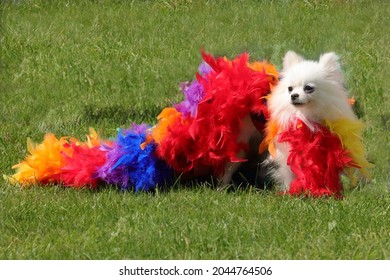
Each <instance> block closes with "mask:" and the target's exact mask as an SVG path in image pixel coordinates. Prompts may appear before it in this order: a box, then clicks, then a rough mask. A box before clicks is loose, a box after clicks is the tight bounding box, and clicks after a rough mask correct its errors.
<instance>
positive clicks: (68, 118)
mask: <svg viewBox="0 0 390 280" xmlns="http://www.w3.org/2000/svg"><path fill="white" fill-rule="evenodd" d="M51 2H53V3H51ZM0 9H1V11H0V15H1V16H0V32H1V33H0V36H1V37H0V112H1V113H0V156H1V158H2V160H1V161H0V170H1V173H5V174H11V173H12V170H11V168H10V167H11V166H12V165H13V164H15V163H17V162H18V161H19V160H21V159H23V158H24V157H25V154H26V147H25V143H26V138H27V137H31V138H32V139H33V140H35V141H38V142H39V141H41V140H42V139H43V135H44V134H45V133H46V132H54V133H55V134H57V135H72V136H76V137H80V138H82V137H83V135H85V134H86V133H87V132H88V127H90V126H92V127H95V128H96V129H97V130H98V131H99V132H100V133H101V134H102V135H103V136H105V137H110V136H113V135H115V129H116V128H117V127H126V126H128V125H129V124H131V123H132V122H137V123H139V122H147V123H150V124H154V123H155V122H156V120H155V118H156V116H157V115H158V113H159V112H160V111H161V109H162V108H164V107H166V106H169V105H171V104H172V103H174V102H177V101H179V100H181V95H180V93H179V89H178V83H179V82H181V81H185V80H190V79H192V78H193V77H194V73H195V71H196V69H197V65H198V63H199V62H200V53H199V49H200V48H201V47H204V48H205V49H206V50H207V51H209V52H211V53H213V54H215V55H226V56H228V57H234V56H236V55H238V54H240V53H241V52H243V51H248V52H249V53H250V55H251V57H252V58H253V60H255V59H263V58H266V59H269V60H270V61H271V62H273V63H274V64H276V65H277V66H278V67H280V66H281V62H282V57H283V55H284V53H285V52H286V51H287V50H290V49H292V50H295V51H297V52H299V53H301V54H303V55H305V56H307V57H309V58H313V59H315V58H317V57H318V55H319V54H320V53H322V52H325V51H335V52H336V53H338V54H339V55H340V56H341V57H342V63H343V66H344V69H345V73H346V79H347V82H346V83H347V87H348V88H349V89H350V92H351V95H354V96H355V98H356V99H357V107H356V110H357V112H358V114H359V116H360V117H361V119H362V120H363V121H364V122H365V123H366V130H365V134H364V137H365V141H366V143H367V150H368V155H369V158H370V160H371V161H373V162H374V163H375V164H376V166H375V169H374V170H373V175H374V176H373V181H372V182H371V183H369V184H361V185H360V186H359V188H358V189H355V190H353V191H350V190H348V191H347V193H346V197H345V199H344V200H342V201H338V200H333V199H318V200H311V199H299V198H291V197H280V196H277V195H275V194H274V193H273V192H272V191H265V192H259V191H256V190H253V189H249V190H238V191H236V192H216V191H215V190H213V189H212V188H211V187H209V186H207V185H200V184H199V185H195V186H194V187H193V188H180V186H176V187H175V188H174V189H173V190H171V191H168V192H163V193H158V194H157V195H149V194H137V195H136V194H134V193H130V192H129V193H121V192H119V191H117V190H116V189H113V188H109V189H105V190H101V191H97V192H93V191H87V190H80V191H74V190H69V189H63V188H61V187H55V186H54V187H49V188H36V189H26V190H21V189H19V188H17V187H14V186H10V185H8V184H6V183H5V182H3V183H0V229H1V230H0V259H389V258H390V219H389V205H390V195H389V187H390V186H389V181H390V176H389V174H390V168H389V166H390V133H389V130H390V112H389V108H390V97H389V96H390V95H389V94H388V89H389V88H390V83H389V78H388V73H390V71H389V70H390V69H389V68H390V67H389V66H390V49H389V47H388V46H389V43H390V32H389V27H388V26H390V18H389V16H388V15H389V14H390V5H389V3H387V1H341V0H339V1H336V0H335V1H314V0H310V1H287V0H286V1H184V0H183V1H180V0H176V1H174V0H171V1H132V2H130V1H128V2H126V3H122V2H121V1H114V0H113V1H108V0H107V1H27V0H26V1H23V0H20V1H0Z"/></svg>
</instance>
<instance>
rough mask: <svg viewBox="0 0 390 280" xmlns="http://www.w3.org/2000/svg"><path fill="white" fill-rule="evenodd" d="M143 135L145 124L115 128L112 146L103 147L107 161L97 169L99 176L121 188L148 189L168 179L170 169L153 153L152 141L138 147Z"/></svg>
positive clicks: (154, 147)
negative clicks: (124, 128) (117, 130)
mask: <svg viewBox="0 0 390 280" xmlns="http://www.w3.org/2000/svg"><path fill="white" fill-rule="evenodd" d="M145 139H146V126H135V127H132V128H131V129H129V130H119V132H118V136H117V138H116V140H115V141H114V143H113V145H112V147H106V148H107V163H106V164H105V165H103V166H102V167H101V168H100V169H99V171H98V174H99V178H101V179H102V180H104V181H106V182H107V183H109V184H115V185H118V186H119V188H120V189H122V190H130V189H133V188H134V189H135V190H136V191H140V190H143V191H150V190H153V189H154V188H155V187H156V185H163V184H164V183H165V181H167V180H169V179H170V178H171V176H172V174H171V173H172V172H171V170H170V169H169V168H168V167H167V166H166V165H165V163H164V162H163V161H162V160H160V159H158V158H156V157H155V155H154V153H155V149H156V146H155V144H154V143H149V144H147V145H146V146H145V147H144V148H143V149H142V148H141V144H142V143H143V142H145Z"/></svg>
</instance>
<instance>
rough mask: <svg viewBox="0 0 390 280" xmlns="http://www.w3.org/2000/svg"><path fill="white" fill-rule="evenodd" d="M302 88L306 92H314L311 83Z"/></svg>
mask: <svg viewBox="0 0 390 280" xmlns="http://www.w3.org/2000/svg"><path fill="white" fill-rule="evenodd" d="M303 90H304V91H305V92H306V93H312V92H314V86H312V85H305V87H304V88H303Z"/></svg>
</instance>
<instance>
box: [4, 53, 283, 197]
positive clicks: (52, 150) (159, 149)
mask: <svg viewBox="0 0 390 280" xmlns="http://www.w3.org/2000/svg"><path fill="white" fill-rule="evenodd" d="M202 56H203V60H204V61H203V62H202V63H201V65H200V66H199V68H198V73H197V74H196V79H195V80H193V81H192V82H187V83H183V84H182V91H183V95H184V100H183V101H182V102H180V103H179V104H176V105H173V106H172V107H170V108H165V109H164V110H163V111H162V112H161V113H160V115H159V116H158V118H157V124H156V125H155V126H154V127H152V128H149V127H147V126H146V125H139V126H137V125H135V126H133V127H131V129H128V130H119V132H118V134H117V137H116V139H114V140H112V141H102V140H101V139H100V138H99V136H98V135H97V133H96V131H94V130H91V132H90V135H89V136H87V141H85V142H81V141H79V140H77V139H75V138H71V137H62V138H59V139H57V138H56V136H55V135H53V134H50V133H48V134H47V135H46V136H45V138H44V140H43V142H42V143H41V144H35V143H33V142H32V141H31V140H28V151H29V155H28V156H27V157H26V159H25V160H24V161H22V162H21V163H19V164H17V165H15V166H14V167H13V168H14V169H16V172H15V174H14V175H12V176H7V180H8V181H9V182H11V183H19V184H22V185H29V184H32V185H35V184H63V185H65V186H68V187H74V188H80V187H89V188H96V187H97V185H98V183H99V182H106V183H109V184H115V185H118V186H119V188H120V189H123V190H129V189H135V190H136V191H140V190H145V191H148V190H153V189H154V188H155V186H156V185H160V184H163V183H164V182H165V181H167V180H170V178H171V177H172V176H173V173H172V169H173V170H174V171H176V172H179V173H181V172H184V173H187V174H192V175H194V176H199V175H200V176H201V175H202V174H210V173H213V174H214V175H222V173H223V172H224V167H225V164H226V163H227V162H239V161H245V160H246V159H244V158H237V153H238V152H239V151H240V150H245V149H246V148H247V147H246V144H245V143H239V142H238V140H237V137H238V134H239V130H240V125H241V122H242V120H243V119H244V117H246V116H247V115H249V114H250V115H251V116H252V120H253V122H254V124H255V125H256V127H258V129H259V130H261V131H262V130H263V128H264V124H265V122H266V120H267V119H268V115H269V114H268V110H267V106H266V99H265V98H264V97H265V96H266V95H267V94H268V93H269V92H270V88H271V87H272V86H273V85H274V84H276V82H277V80H278V79H277V77H278V73H277V71H276V69H275V67H274V66H273V65H271V64H268V63H266V62H255V63H249V61H248V60H249V56H248V55H247V54H242V55H240V56H238V57H236V58H235V59H233V60H228V59H227V58H225V57H220V58H214V57H213V56H212V55H210V54H206V53H202ZM168 166H169V167H168ZM171 168H172V169H171Z"/></svg>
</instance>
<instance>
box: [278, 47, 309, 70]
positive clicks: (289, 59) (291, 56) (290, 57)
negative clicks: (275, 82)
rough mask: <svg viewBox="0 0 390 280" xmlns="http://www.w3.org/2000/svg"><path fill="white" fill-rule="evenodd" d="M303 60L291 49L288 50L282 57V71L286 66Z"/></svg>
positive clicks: (288, 66)
mask: <svg viewBox="0 0 390 280" xmlns="http://www.w3.org/2000/svg"><path fill="white" fill-rule="evenodd" d="M303 60H305V59H304V58H303V57H302V56H300V55H299V54H297V53H296V52H293V51H288V52H287V53H286V55H285V56H284V59H283V71H286V70H287V69H288V68H290V67H291V66H293V65H294V64H297V63H299V62H301V61H303Z"/></svg>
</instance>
